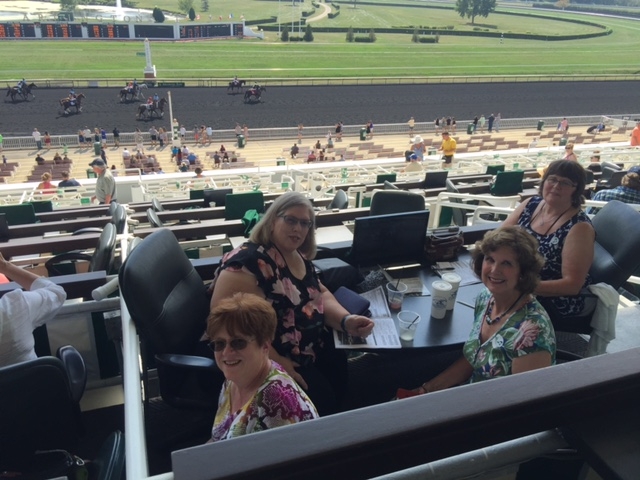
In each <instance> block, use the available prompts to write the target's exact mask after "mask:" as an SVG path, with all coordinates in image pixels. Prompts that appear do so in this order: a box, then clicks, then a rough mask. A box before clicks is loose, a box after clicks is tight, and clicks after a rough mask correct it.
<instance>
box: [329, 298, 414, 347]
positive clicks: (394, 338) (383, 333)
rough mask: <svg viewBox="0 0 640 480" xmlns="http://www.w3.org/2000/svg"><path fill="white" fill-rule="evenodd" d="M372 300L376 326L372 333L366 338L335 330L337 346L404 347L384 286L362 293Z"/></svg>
mask: <svg viewBox="0 0 640 480" xmlns="http://www.w3.org/2000/svg"><path fill="white" fill-rule="evenodd" d="M361 295H362V297H364V298H366V299H367V300H369V302H371V304H370V305H369V310H370V312H371V319H372V320H373V321H374V323H375V326H374V327H373V331H372V332H371V335H369V336H368V337H366V338H362V337H354V336H352V335H349V334H346V333H344V332H338V331H336V330H334V331H333V339H334V341H335V345H336V348H351V349H355V350H358V349H367V348H402V345H401V344H400V337H399V336H398V331H397V330H396V324H395V322H394V321H393V318H391V313H390V312H389V307H388V305H387V298H386V296H385V293H384V290H383V289H382V287H377V288H374V289H373V290H369V291H368V292H364V293H362V294H361Z"/></svg>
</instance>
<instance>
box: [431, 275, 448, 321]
mask: <svg viewBox="0 0 640 480" xmlns="http://www.w3.org/2000/svg"><path fill="white" fill-rule="evenodd" d="M451 288H452V287H451V284H450V283H449V282H445V281H444V280H436V281H435V282H433V283H432V284H431V316H432V317H433V318H437V319H440V318H444V315H445V313H447V302H448V301H449V296H451Z"/></svg>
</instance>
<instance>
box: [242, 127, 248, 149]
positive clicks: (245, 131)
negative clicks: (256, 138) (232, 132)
mask: <svg viewBox="0 0 640 480" xmlns="http://www.w3.org/2000/svg"><path fill="white" fill-rule="evenodd" d="M242 134H243V135H244V141H245V144H246V143H247V142H248V141H249V127H247V124H246V123H245V124H244V125H242Z"/></svg>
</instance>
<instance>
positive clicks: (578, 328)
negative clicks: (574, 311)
mask: <svg viewBox="0 0 640 480" xmlns="http://www.w3.org/2000/svg"><path fill="white" fill-rule="evenodd" d="M592 223H593V228H594V230H595V231H596V242H595V255H594V258H593V263H592V264H591V268H590V269H589V274H590V275H591V277H592V279H593V283H600V282H603V283H607V284H609V285H611V286H612V287H613V288H614V289H616V290H617V289H619V288H620V287H621V286H622V285H623V284H624V283H625V282H626V281H627V279H628V278H629V277H630V276H631V275H632V274H633V272H634V271H635V270H636V269H637V268H638V267H640V255H639V254H638V252H640V213H638V212H637V211H635V210H634V209H633V208H631V207H630V206H629V205H627V204H626V203H622V202H619V201H618V200H611V201H610V202H608V203H607V204H606V205H605V206H604V207H602V209H601V210H600V211H599V212H598V213H597V214H596V215H595V216H594V217H593V220H592ZM549 314H550V317H551V321H552V322H553V326H554V328H555V329H556V330H557V331H561V332H573V333H583V334H589V333H591V326H590V323H591V318H592V316H593V313H590V314H588V315H582V316H576V317H559V316H557V315H554V314H553V312H551V311H550V312H549Z"/></svg>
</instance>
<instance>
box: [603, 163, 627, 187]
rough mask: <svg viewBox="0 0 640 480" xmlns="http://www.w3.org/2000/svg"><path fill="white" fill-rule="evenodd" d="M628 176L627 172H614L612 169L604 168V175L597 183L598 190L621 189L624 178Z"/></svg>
mask: <svg viewBox="0 0 640 480" xmlns="http://www.w3.org/2000/svg"><path fill="white" fill-rule="evenodd" d="M626 174H627V171H626V170H613V169H612V168H609V167H606V166H603V167H602V175H601V176H600V178H599V179H598V181H597V182H596V190H604V189H607V188H615V187H619V186H620V185H621V184H622V178H623V177H624V176H625V175H626Z"/></svg>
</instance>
